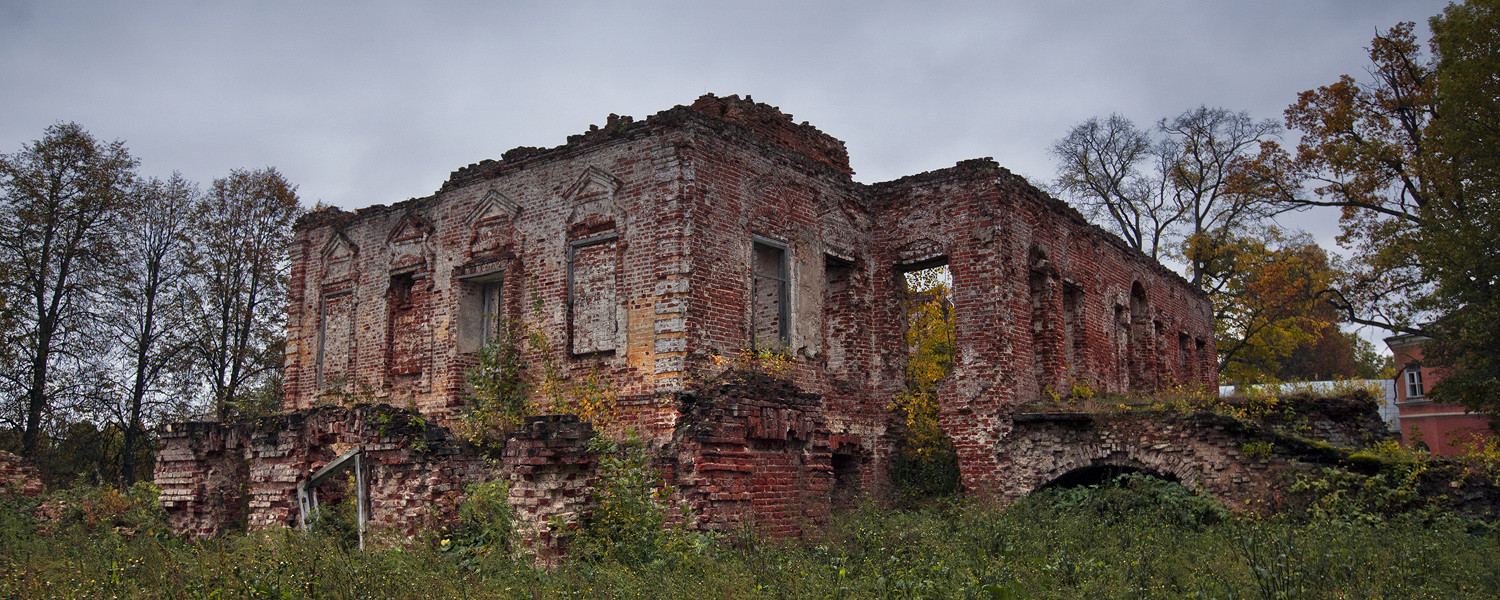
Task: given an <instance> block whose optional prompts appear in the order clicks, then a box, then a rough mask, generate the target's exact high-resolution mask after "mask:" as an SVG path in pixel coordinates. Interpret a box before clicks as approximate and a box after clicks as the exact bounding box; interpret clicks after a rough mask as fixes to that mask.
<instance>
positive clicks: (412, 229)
mask: <svg viewBox="0 0 1500 600" xmlns="http://www.w3.org/2000/svg"><path fill="white" fill-rule="evenodd" d="M429 235H432V224H431V223H428V222H427V221H426V220H425V219H422V218H421V217H418V216H416V215H413V214H411V213H406V214H404V215H401V220H399V221H397V222H396V226H395V227H393V228H392V229H391V234H390V235H389V236H387V237H386V238H385V243H386V244H390V245H400V244H420V243H422V242H423V241H426V239H427V236H429Z"/></svg>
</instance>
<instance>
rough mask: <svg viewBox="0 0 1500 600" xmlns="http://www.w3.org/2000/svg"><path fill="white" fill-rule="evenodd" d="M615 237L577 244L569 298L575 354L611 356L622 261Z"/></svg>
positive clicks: (573, 250)
mask: <svg viewBox="0 0 1500 600" xmlns="http://www.w3.org/2000/svg"><path fill="white" fill-rule="evenodd" d="M617 248H618V244H616V243H615V238H614V237H609V238H607V239H603V240H597V239H596V240H586V241H582V242H575V243H574V244H573V247H572V253H573V260H572V267H571V269H570V280H569V281H570V285H569V289H568V298H569V300H570V302H571V314H572V323H571V328H572V340H573V354H591V353H594V352H611V351H613V350H614V349H615V333H616V331H617V329H618V328H617V323H616V321H617V318H616V310H615V306H616V296H615V277H616V271H617V268H618V266H619V262H620V258H619V253H618V251H617Z"/></svg>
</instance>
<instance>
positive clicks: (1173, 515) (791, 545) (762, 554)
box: [0, 477, 1500, 600]
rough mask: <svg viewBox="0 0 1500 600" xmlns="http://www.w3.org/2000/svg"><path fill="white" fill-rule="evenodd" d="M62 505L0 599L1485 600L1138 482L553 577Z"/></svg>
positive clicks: (7, 509)
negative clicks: (187, 535)
mask: <svg viewBox="0 0 1500 600" xmlns="http://www.w3.org/2000/svg"><path fill="white" fill-rule="evenodd" d="M71 493H72V496H71V498H72V500H70V501H71V502H75V503H77V505H78V506H82V505H83V504H85V503H90V506H94V508H93V509H91V510H92V511H93V512H92V513H89V512H88V511H87V510H84V509H82V508H78V509H77V510H76V511H74V512H70V513H68V514H67V515H65V516H63V517H62V519H61V520H60V521H57V522H52V523H50V524H43V523H39V522H38V521H37V519H36V518H35V517H33V516H32V514H31V510H30V509H31V508H32V505H34V502H32V503H27V502H20V503H18V502H16V501H10V505H7V506H3V507H0V598H217V599H221V600H228V599H241V598H320V599H354V598H360V599H386V598H391V599H396V598H400V599H405V598H692V599H695V600H698V599H709V598H986V599H992V598H1226V599H1227V598H1495V597H1500V543H1497V537H1496V533H1495V531H1494V530H1493V529H1492V528H1491V527H1490V526H1488V525H1484V524H1479V523H1475V522H1472V521H1466V520H1463V519H1460V518H1457V517H1451V516H1445V515H1442V514H1436V515H1434V514H1431V513H1422V514H1410V515H1396V516H1392V517H1389V518H1383V519H1373V520H1372V519H1346V518H1327V517H1322V516H1314V515H1313V514H1312V513H1303V514H1297V515H1283V516H1278V517H1273V518H1253V517H1243V516H1235V515H1231V514H1229V513H1228V512H1227V511H1225V510H1224V509H1223V508H1222V507H1220V506H1219V505H1218V504H1216V503H1215V502H1214V501H1212V500H1209V499H1205V498H1202V497H1198V496H1194V495H1192V494H1190V493H1188V492H1187V490H1186V489H1185V488H1182V487H1181V486H1177V485H1176V484H1168V483H1165V482H1159V481H1156V480H1152V479H1147V478H1140V477H1134V478H1125V479H1123V480H1121V481H1120V482H1118V483H1117V484H1115V485H1110V486H1103V487H1099V488H1073V489H1055V490H1046V491H1042V492H1039V493H1037V494H1034V495H1032V496H1031V497H1029V498H1027V499H1025V500H1023V501H1021V502H1018V503H1016V504H1013V505H1011V506H1010V507H1008V508H1007V509H1005V510H1000V509H998V508H996V507H992V506H986V505H981V504H977V503H964V502H946V503H940V504H934V505H929V506H928V507H926V508H924V509H921V510H912V511H889V510H884V509H881V508H880V507H877V506H874V505H867V506H864V507H861V508H859V509H857V510H854V511H850V512H847V513H844V514H841V515H840V516H838V517H837V518H836V519H835V522H834V523H833V524H831V525H830V526H829V527H828V528H827V529H825V530H824V531H823V532H821V533H820V534H819V535H818V536H816V537H814V538H813V539H808V540H803V541H800V542H792V541H774V540H766V539H762V538H758V537H756V536H754V535H751V534H748V533H744V532H739V533H731V534H728V535H725V536H723V537H721V538H720V539H719V540H718V541H717V542H710V543H706V544H681V543H673V542H672V541H671V540H666V541H663V542H662V543H663V544H668V545H665V546H663V548H668V549H670V550H669V551H664V552H656V553H652V554H648V555H635V554H632V555H629V556H626V557H625V559H624V560H620V559H616V558H614V557H611V556H608V555H604V556H600V555H597V554H595V555H593V556H591V557H590V558H589V559H588V560H577V561H573V562H569V563H565V564H563V565H562V566H560V567H559V568H557V569H556V570H554V571H546V570H539V569H534V568H532V567H531V566H529V564H527V563H526V562H525V561H520V560H515V559H514V558H512V556H513V555H512V554H510V553H507V552H503V551H499V552H488V553H485V552H477V553H476V552H469V553H458V552H454V551H452V550H445V549H444V544H442V541H441V540H442V539H444V538H443V537H442V534H434V535H433V536H431V537H430V538H419V539H416V540H412V541H411V542H410V543H408V544H406V545H402V546H393V547H388V548H386V549H382V550H372V551H366V552H360V551H358V550H354V549H351V548H350V547H349V545H348V544H347V543H346V542H344V541H342V540H340V539H339V538H337V537H336V536H331V535H330V536H325V535H316V534H314V535H304V534H302V533H300V532H296V531H286V530H282V531H272V532H261V533H254V534H250V535H234V536H227V537H225V538H223V539H218V540H209V541H202V542H198V541H188V540H183V539H180V538H176V537H172V536H168V535H165V534H163V533H161V530H160V523H159V521H155V520H153V518H152V517H150V515H149V513H150V511H149V507H143V506H141V505H140V504H139V502H137V500H143V499H140V498H136V497H134V496H122V497H126V498H135V499H132V500H129V501H125V502H119V501H116V500H115V499H106V500H108V502H103V503H101V502H96V501H95V500H91V499H89V496H90V495H91V494H92V495H96V496H97V495H101V494H105V492H100V491H98V490H93V491H90V490H75V491H74V492H71ZM0 502H4V501H0ZM69 510H73V509H69ZM452 544H453V542H452V541H450V543H449V545H450V546H451V545H452Z"/></svg>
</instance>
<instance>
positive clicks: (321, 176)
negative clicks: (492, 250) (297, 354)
mask: <svg viewBox="0 0 1500 600" xmlns="http://www.w3.org/2000/svg"><path fill="white" fill-rule="evenodd" d="M713 4H714V3H706V2H646V3H634V4H631V5H629V6H622V5H618V4H614V3H604V2H593V3H589V2H584V3H543V2H512V3H499V4H497V3H491V2H472V3H441V4H436V3H422V4H411V3H397V2H330V3H304V2H260V3H232V4H231V3H180V4H179V3H129V4H126V3H120V4H119V5H115V4H114V3H86V2H69V1H55V2H35V3H32V2H18V1H14V0H7V1H3V2H0V31H3V32H4V34H5V35H3V36H0V38H3V39H0V90H3V91H0V106H3V108H4V110H5V115H6V118H5V119H3V120H0V151H13V150H14V149H16V148H18V147H20V145H21V144H23V143H25V142H26V141H28V140H32V139H35V138H36V137H37V136H39V135H40V134H41V132H42V130H43V129H44V128H45V127H46V126H47V125H49V124H51V123H53V122H56V121H77V122H79V123H80V124H82V125H84V126H85V127H87V128H89V129H90V130H91V131H92V132H93V133H94V134H95V135H97V136H100V137H103V138H110V139H114V138H119V139H123V140H125V141H126V142H127V143H128V144H129V146H130V148H131V149H132V151H133V152H134V153H136V155H138V156H139V157H140V158H142V160H143V171H145V172H146V173H147V174H150V175H167V174H169V173H170V172H171V171H173V170H181V171H182V172H183V173H184V174H185V175H186V176H188V177H190V178H193V179H196V180H199V181H202V182H204V183H207V182H208V181H210V180H212V179H213V178H214V177H217V176H222V175H224V174H226V173H227V172H228V171H229V170H230V169H233V168H240V167H247V168H253V167H261V166H266V165H274V166H276V167H278V168H280V169H281V170H282V171H284V172H285V173H286V174H287V175H288V177H289V178H291V179H292V180H293V181H294V182H296V183H298V184H299V186H300V192H301V195H302V197H303V198H304V199H305V200H306V201H307V202H308V203H311V202H313V201H318V200H322V201H325V202H328V203H331V204H335V205H338V206H343V207H346V208H354V207H359V206H365V205H369V204H375V203H391V202H396V201H400V200H403V199H406V198H408V197H413V196H422V195H426V194H428V193H431V192H432V191H433V190H435V189H437V187H438V186H439V185H440V184H441V183H442V181H443V179H445V178H446V176H447V174H448V172H449V171H450V170H452V169H455V168H458V167H460V166H463V165H465V164H468V163H471V162H476V161H478V160H480V159H484V158H496V157H498V156H499V155H500V154H501V153H502V152H504V151H505V150H506V149H509V148H511V147H514V146H519V145H529V146H551V145H556V144H560V143H563V141H564V140H565V138H566V136H567V135H569V134H571V133H578V132H581V131H583V130H585V129H586V128H587V126H588V125H589V124H590V123H601V122H602V121H603V119H604V116H605V115H607V114H609V113H619V114H630V115H634V116H636V117H644V116H646V115H649V114H652V113H655V112H657V111H660V110H663V109H666V108H668V107H671V106H673V105H675V104H684V103H689V102H691V101H692V100H693V99H694V98H696V97H697V96H699V95H700V94H703V93H705V92H714V93H717V94H731V93H739V94H751V95H753V96H754V97H755V98H756V99H757V100H760V101H762V102H768V103H771V104H775V105H777V106H780V107H781V108H782V109H783V110H785V111H787V112H790V113H792V114H794V115H795V117H796V118H797V119H798V120H807V121H810V122H812V123H813V124H814V125H817V126H818V127H819V128H821V129H823V130H824V131H826V132H828V133H830V134H832V135H834V136H836V137H839V138H840V139H843V140H845V141H846V142H847V143H848V146H849V151H850V157H851V160H852V162H853V166H854V168H855V170H856V171H857V173H856V178H857V179H859V180H861V181H866V182H872V181H881V180H886V179H892V178H895V177H899V176H902V175H905V174H910V173H915V172H919V171H924V170H930V169H936V168H942V167H945V166H948V165H951V164H953V163H954V162H956V161H958V160H962V159H965V158H972V157H977V156H993V157H995V158H996V160H997V161H999V162H1000V164H1002V165H1004V166H1007V167H1008V168H1010V169H1012V170H1013V171H1016V172H1018V173H1021V174H1023V175H1027V176H1028V177H1031V178H1033V179H1046V178H1050V177H1051V176H1052V174H1053V168H1054V165H1053V163H1052V161H1051V159H1050V157H1049V156H1048V155H1047V152H1046V149H1047V147H1048V146H1049V145H1050V144H1051V143H1052V141H1054V140H1056V139H1058V138H1060V137H1061V136H1062V135H1063V134H1064V133H1065V132H1066V131H1067V129H1068V128H1069V127H1071V126H1072V125H1073V124H1075V123H1077V122H1078V121H1081V120H1083V119H1086V118H1088V117H1090V116H1094V115H1103V114H1108V113H1110V112H1120V113H1122V114H1125V115H1127V116H1129V117H1131V118H1132V119H1135V120H1136V121H1137V122H1138V123H1143V124H1144V123H1150V122H1153V121H1155V120H1157V119H1160V118H1163V117H1169V116H1172V115H1175V114H1177V113H1179V112H1181V111H1183V110H1185V109H1188V108H1191V107H1194V106H1197V105H1199V104H1208V105H1222V106H1225V107H1229V108H1233V109H1237V110H1248V111H1250V112H1251V113H1252V114H1253V115H1255V116H1256V117H1259V118H1277V119H1279V118H1280V114H1281V111H1282V110H1283V109H1284V108H1285V107H1286V105H1287V104H1289V103H1291V102H1292V100H1293V99H1294V98H1295V94H1296V93H1297V92H1299V91H1301V90H1304V89H1309V88H1312V87H1316V86H1318V85H1322V84H1325V83H1329V82H1332V81H1334V80H1335V79H1336V78H1337V77H1338V75H1340V74H1343V73H1354V74H1360V73H1362V72H1363V68H1364V64H1365V62H1366V58H1365V56H1364V50H1363V48H1364V46H1366V45H1367V44H1368V42H1369V39H1370V38H1371V37H1372V36H1373V35H1374V33H1375V32H1376V31H1377V30H1378V29H1381V28H1385V27H1389V26H1391V25H1393V24H1395V23H1396V22H1398V21H1403V20H1413V21H1418V22H1419V23H1421V22H1425V19H1426V18H1427V17H1429V16H1431V15H1433V14H1436V13H1437V12H1439V11H1440V10H1441V8H1442V6H1443V5H1444V4H1445V2H1444V1H1441V0H1430V1H1429V0H1424V1H1415V0H1414V1H1408V2H1369V1H1355V0H1346V1H1338V2H1334V1H1330V2H1306V1H1275V2H1235V3H1228V2H1196V1H1192V2H1190V1H1178V2H1168V1H1162V2H1056V3H1030V2H976V3H942V2H937V3H923V4H921V5H916V4H912V3H898V2H886V3H872V2H768V3H734V4H727V5H725V6H723V7H721V6H714V5H713ZM1331 223H1332V217H1330V216H1328V215H1315V216H1311V217H1307V216H1304V217H1302V218H1301V219H1300V220H1296V221H1293V222H1291V223H1289V224H1291V225H1295V226H1301V227H1304V228H1307V229H1309V230H1312V231H1314V232H1315V233H1317V234H1318V235H1319V237H1320V238H1321V239H1323V240H1324V241H1325V242H1327V241H1329V240H1330V239H1331V238H1330V233H1331V232H1332V229H1331Z"/></svg>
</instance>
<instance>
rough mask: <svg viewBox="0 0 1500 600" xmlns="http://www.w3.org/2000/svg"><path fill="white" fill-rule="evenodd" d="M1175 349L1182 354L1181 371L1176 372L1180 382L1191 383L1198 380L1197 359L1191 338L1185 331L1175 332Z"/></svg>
mask: <svg viewBox="0 0 1500 600" xmlns="http://www.w3.org/2000/svg"><path fill="white" fill-rule="evenodd" d="M1177 351H1178V352H1179V353H1180V354H1181V355H1182V372H1181V373H1178V374H1177V377H1178V379H1180V380H1181V383H1193V382H1196V381H1197V380H1198V372H1197V367H1198V361H1197V357H1196V356H1195V355H1194V354H1195V353H1194V351H1193V338H1190V337H1188V334H1187V333H1178V334H1177Z"/></svg>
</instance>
